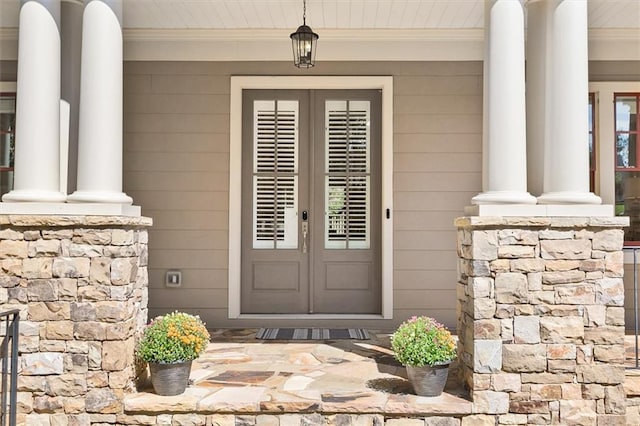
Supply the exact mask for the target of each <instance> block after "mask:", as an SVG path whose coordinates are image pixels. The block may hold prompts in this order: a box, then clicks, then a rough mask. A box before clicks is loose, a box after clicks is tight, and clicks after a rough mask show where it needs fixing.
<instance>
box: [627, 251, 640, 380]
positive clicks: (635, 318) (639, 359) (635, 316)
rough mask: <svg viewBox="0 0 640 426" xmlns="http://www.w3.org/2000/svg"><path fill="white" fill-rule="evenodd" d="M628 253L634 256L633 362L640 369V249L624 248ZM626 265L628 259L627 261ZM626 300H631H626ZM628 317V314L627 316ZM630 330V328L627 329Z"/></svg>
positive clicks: (634, 366)
mask: <svg viewBox="0 0 640 426" xmlns="http://www.w3.org/2000/svg"><path fill="white" fill-rule="evenodd" d="M623 250H624V251H625V252H627V253H631V254H632V255H633V275H632V279H633V303H632V306H631V307H632V308H633V334H634V355H635V360H634V361H633V368H640V357H638V353H639V352H640V347H639V346H638V329H639V328H640V323H639V319H638V255H639V254H640V247H637V246H630V247H624V249H623ZM625 264H626V259H625ZM625 300H629V299H628V298H625ZM625 305H626V306H625V310H626V309H628V308H629V306H627V305H628V303H625ZM625 316H626V314H625ZM627 329H628V328H627Z"/></svg>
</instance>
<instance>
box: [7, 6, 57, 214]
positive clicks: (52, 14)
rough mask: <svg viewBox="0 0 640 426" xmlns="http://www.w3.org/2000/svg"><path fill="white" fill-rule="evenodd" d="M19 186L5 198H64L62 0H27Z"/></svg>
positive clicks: (22, 31) (21, 54)
mask: <svg viewBox="0 0 640 426" xmlns="http://www.w3.org/2000/svg"><path fill="white" fill-rule="evenodd" d="M19 25H20V28H19V30H18V37H19V38H18V82H17V105H16V134H17V135H18V137H19V143H17V144H16V148H15V149H16V151H15V175H14V189H13V191H11V192H9V193H8V194H5V195H4V196H3V197H2V201H6V202H14V201H29V202H63V201H65V198H66V196H65V195H64V194H62V193H61V192H60V187H59V186H60V0H22V5H21V8H20V24H19Z"/></svg>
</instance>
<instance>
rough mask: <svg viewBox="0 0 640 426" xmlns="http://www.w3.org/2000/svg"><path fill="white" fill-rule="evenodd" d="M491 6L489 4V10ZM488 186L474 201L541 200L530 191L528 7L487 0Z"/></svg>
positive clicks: (504, 0)
mask: <svg viewBox="0 0 640 426" xmlns="http://www.w3.org/2000/svg"><path fill="white" fill-rule="evenodd" d="M487 9H488V10H487ZM485 16H488V24H487V23H486V20H485V44H486V43H488V49H487V48H486V47H485V68H484V69H485V73H484V82H485V83H484V89H485V92H484V97H485V101H484V111H483V113H484V115H485V118H484V120H485V121H484V124H485V129H484V131H483V138H484V141H483V156H484V159H483V191H484V192H482V193H480V194H478V195H476V196H475V197H473V198H472V200H471V202H472V203H473V204H535V202H536V199H535V198H534V197H532V196H531V195H530V194H529V193H528V192H527V164H526V163H527V159H526V121H525V76H524V67H525V65H524V11H523V8H522V5H521V4H520V2H519V1H514V0H487V1H485Z"/></svg>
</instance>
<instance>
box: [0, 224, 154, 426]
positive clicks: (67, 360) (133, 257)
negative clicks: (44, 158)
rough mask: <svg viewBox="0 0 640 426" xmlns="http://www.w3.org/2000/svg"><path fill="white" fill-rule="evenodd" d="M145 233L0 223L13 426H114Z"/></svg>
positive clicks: (129, 358) (130, 367)
mask: <svg viewBox="0 0 640 426" xmlns="http://www.w3.org/2000/svg"><path fill="white" fill-rule="evenodd" d="M150 225H151V220H150V219H148V218H139V217H138V218H129V217H120V216H118V217H107V216H72V217H69V216H0V263H1V268H2V270H1V274H0V311H7V310H9V309H19V310H20V311H21V314H20V336H19V339H20V340H19V344H20V361H19V362H20V372H19V377H18V410H19V411H18V423H21V424H23V423H26V424H33V425H88V424H90V423H116V418H117V415H119V414H121V413H122V412H123V404H122V401H123V395H124V393H125V392H126V391H127V390H131V389H132V384H133V379H134V376H135V368H134V345H135V341H134V339H135V333H136V330H139V329H140V327H141V326H142V325H144V323H145V322H146V318H147V284H148V278H147V258H148V251H147V231H146V228H147V227H148V226H150Z"/></svg>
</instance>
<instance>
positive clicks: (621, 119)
mask: <svg viewBox="0 0 640 426" xmlns="http://www.w3.org/2000/svg"><path fill="white" fill-rule="evenodd" d="M637 114H638V110H637V105H636V97H632V96H617V97H616V130H617V131H619V132H635V131H636V130H638V123H637V122H636V116H637Z"/></svg>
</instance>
